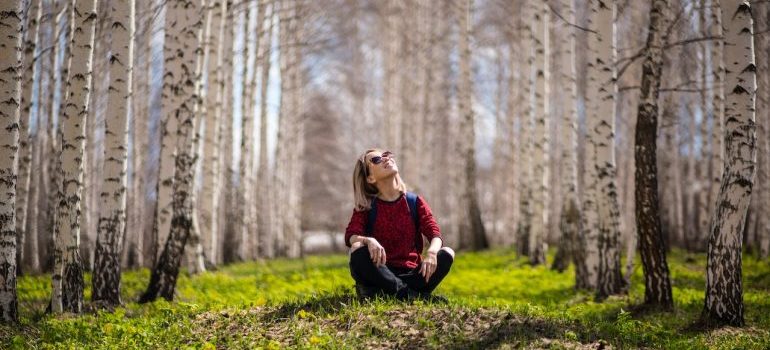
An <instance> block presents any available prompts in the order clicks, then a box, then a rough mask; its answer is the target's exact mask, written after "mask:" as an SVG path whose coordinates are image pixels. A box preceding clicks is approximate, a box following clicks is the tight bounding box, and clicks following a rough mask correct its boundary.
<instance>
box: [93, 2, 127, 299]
mask: <svg viewBox="0 0 770 350" xmlns="http://www.w3.org/2000/svg"><path fill="white" fill-rule="evenodd" d="M110 8H111V11H112V12H111V17H110V18H111V21H112V25H111V26H110V27H111V35H112V37H111V40H110V41H111V43H112V50H111V55H110V59H109V63H110V87H109V89H108V95H107V113H108V115H107V116H106V117H105V118H106V121H105V123H106V126H105V136H104V137H105V140H104V143H105V149H104V161H105V164H104V179H103V183H102V187H101V190H102V193H101V196H100V198H101V204H100V206H99V209H100V211H99V225H98V236H97V238H96V255H95V258H94V274H93V290H92V294H91V300H93V301H94V302H102V303H104V304H106V305H110V306H117V305H120V304H121V300H120V265H121V264H120V256H121V251H122V250H123V235H124V233H125V230H126V183H127V179H126V173H127V171H128V169H127V168H128V154H127V150H128V146H129V145H128V125H129V124H128V123H129V118H130V116H129V114H128V112H129V103H130V102H131V92H132V91H131V74H132V72H131V71H132V70H133V64H134V63H133V53H134V52H133V51H134V41H133V37H134V0H115V1H113V2H112V3H111V5H110Z"/></svg>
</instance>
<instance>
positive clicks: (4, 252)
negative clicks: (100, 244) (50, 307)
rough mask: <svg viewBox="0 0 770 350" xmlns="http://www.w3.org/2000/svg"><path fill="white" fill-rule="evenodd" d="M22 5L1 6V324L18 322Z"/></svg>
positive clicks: (16, 3) (4, 2)
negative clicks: (17, 210)
mask: <svg viewBox="0 0 770 350" xmlns="http://www.w3.org/2000/svg"><path fill="white" fill-rule="evenodd" d="M20 5H21V4H20V2H16V1H2V2H0V13H2V14H3V16H2V18H0V24H2V26H0V28H2V29H0V34H2V35H0V47H3V48H4V50H6V51H7V52H6V53H4V54H3V55H2V59H0V101H2V103H0V125H1V126H2V127H0V192H1V193H3V194H4V195H3V196H2V198H0V281H2V283H0V322H2V323H7V324H10V323H16V322H18V321H19V313H18V308H19V301H18V299H17V297H16V249H17V247H16V209H15V205H16V177H17V175H18V174H17V171H18V156H19V151H18V149H19V117H20V115H21V105H20V102H21V79H22V72H23V70H24V66H22V52H21V50H22V39H23V28H24V24H23V22H22V18H23V17H24V16H23V13H22V8H21V6H20Z"/></svg>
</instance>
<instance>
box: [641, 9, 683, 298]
mask: <svg viewBox="0 0 770 350" xmlns="http://www.w3.org/2000/svg"><path fill="white" fill-rule="evenodd" d="M667 11H668V3H667V1H666V0H655V2H653V5H652V9H651V11H650V27H649V32H648V35H647V44H646V48H645V51H646V53H645V60H644V62H643V64H642V84H641V86H642V90H641V100H640V102H639V109H638V112H637V113H638V114H637V120H636V146H635V152H634V154H635V159H636V176H635V178H636V226H637V229H638V231H639V240H638V241H639V254H640V255H641V258H642V267H643V269H644V285H645V290H644V302H645V304H647V305H650V306H657V307H662V308H663V309H671V308H673V306H674V304H673V299H672V296H671V280H670V278H669V273H668V263H667V262H666V252H665V250H664V249H663V236H662V235H661V225H660V203H659V200H658V169H657V163H656V159H655V158H656V152H657V143H656V142H657V141H656V140H657V132H658V95H659V91H660V80H661V69H662V61H663V59H662V55H663V53H662V46H663V38H662V30H663V29H664V28H665V26H666V24H667V23H668V21H667V20H666V12H667Z"/></svg>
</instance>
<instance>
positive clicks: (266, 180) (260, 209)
mask: <svg viewBox="0 0 770 350" xmlns="http://www.w3.org/2000/svg"><path fill="white" fill-rule="evenodd" d="M275 6H276V5H275V1H270V17H269V18H268V22H269V23H270V24H269V25H268V30H267V31H266V32H265V38H264V39H263V40H264V43H265V45H263V46H262V53H261V55H260V57H261V58H262V77H261V81H260V88H259V90H260V97H259V166H258V167H257V179H258V181H259V182H258V183H257V193H258V194H259V196H258V198H256V201H257V237H258V240H259V251H258V255H259V256H261V257H265V258H272V257H273V255H274V251H273V244H272V236H271V234H270V232H271V231H270V224H271V223H270V196H268V195H267V194H268V193H270V187H271V181H270V180H271V179H270V176H269V173H268V164H269V163H268V159H267V154H268V152H267V151H268V150H267V147H268V144H267V92H268V87H269V83H270V69H271V66H272V65H271V63H272V59H271V57H270V56H272V51H273V50H272V46H273V40H272V38H273V17H274V14H275ZM265 9H267V7H265Z"/></svg>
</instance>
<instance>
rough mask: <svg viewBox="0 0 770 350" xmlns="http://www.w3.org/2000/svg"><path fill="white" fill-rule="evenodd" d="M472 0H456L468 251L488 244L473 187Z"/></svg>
mask: <svg viewBox="0 0 770 350" xmlns="http://www.w3.org/2000/svg"><path fill="white" fill-rule="evenodd" d="M472 7H473V0H459V6H457V10H458V13H457V17H458V20H459V28H460V44H459V51H460V83H459V84H460V85H459V89H458V95H459V96H458V99H457V104H458V106H457V107H458V111H460V115H461V124H460V130H461V134H462V135H465V137H463V141H462V147H461V157H462V158H463V162H464V165H463V168H464V170H463V172H464V173H463V176H464V181H463V186H464V189H463V190H462V191H463V194H462V197H463V198H462V201H461V203H463V204H464V205H463V206H464V207H465V208H466V209H465V210H467V216H466V219H465V220H463V222H462V223H461V225H460V235H461V237H466V239H464V240H461V241H462V242H463V243H464V244H463V248H468V249H471V250H481V249H485V248H487V247H489V243H488V241H487V237H486V231H485V229H484V223H483V222H482V221H481V210H480V208H479V198H478V197H479V195H478V190H477V187H476V177H477V174H476V147H475V144H476V133H475V124H476V119H475V117H474V114H473V106H472V105H471V102H472V96H473V85H472V84H473V81H472V79H471V49H470V40H471V30H472V28H471V25H472V24H471V10H472ZM463 206H461V208H462V207H463Z"/></svg>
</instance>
